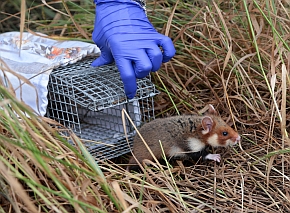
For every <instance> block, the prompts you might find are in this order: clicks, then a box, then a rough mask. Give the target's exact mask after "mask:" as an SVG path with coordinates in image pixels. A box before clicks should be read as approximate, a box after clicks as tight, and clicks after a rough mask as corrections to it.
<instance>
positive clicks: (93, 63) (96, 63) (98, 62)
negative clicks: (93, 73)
mask: <svg viewBox="0 0 290 213" xmlns="http://www.w3.org/2000/svg"><path fill="white" fill-rule="evenodd" d="M101 65H104V64H102V63H101V62H100V60H99V58H97V59H96V60H94V61H93V62H92V64H91V66H93V67H99V66H101Z"/></svg>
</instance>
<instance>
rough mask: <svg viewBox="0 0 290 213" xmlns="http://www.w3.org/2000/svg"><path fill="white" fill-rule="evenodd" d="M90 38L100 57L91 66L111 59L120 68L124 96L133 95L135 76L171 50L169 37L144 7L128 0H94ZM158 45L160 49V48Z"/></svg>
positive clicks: (171, 53) (170, 54)
mask: <svg viewBox="0 0 290 213" xmlns="http://www.w3.org/2000/svg"><path fill="white" fill-rule="evenodd" d="M95 2H96V18H95V25H94V32H93V35H92V37H93V41H94V42H95V43H96V44H97V45H98V47H99V48H100V49H101V56H100V57H99V58H97V59H96V60H95V61H94V62H93V63H92V66H95V67H96V66H101V65H105V64H110V63H112V62H113V61H114V60H115V62H116V65H117V67H118V69H119V71H120V75H121V79H122V81H123V83H124V89H125V93H126V95H127V97H128V98H130V99H131V98H134V96H135V94H136V90H137V83H136V78H144V77H145V76H147V75H148V74H149V73H150V71H153V72H155V71H157V70H158V69H159V68H160V66H161V63H162V62H168V61H169V60H170V59H171V58H172V57H173V56H174V55H175V49H174V45H173V43H172V41H171V39H170V38H169V37H167V36H164V35H162V34H160V33H158V32H157V31H156V30H155V29H154V27H153V26H152V24H151V23H150V22H149V20H148V18H147V17H146V14H145V12H144V10H143V9H142V8H141V7H140V6H139V5H138V4H136V3H134V2H132V1H131V0H127V1H126V0H120V1H118V0H115V1H114V0H112V1H110V0H107V1H104V0H96V1H95ZM160 47H161V49H160Z"/></svg>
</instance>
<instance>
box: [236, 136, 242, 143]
mask: <svg viewBox="0 0 290 213" xmlns="http://www.w3.org/2000/svg"><path fill="white" fill-rule="evenodd" d="M240 140H241V136H240V135H238V137H236V143H239V142H240Z"/></svg>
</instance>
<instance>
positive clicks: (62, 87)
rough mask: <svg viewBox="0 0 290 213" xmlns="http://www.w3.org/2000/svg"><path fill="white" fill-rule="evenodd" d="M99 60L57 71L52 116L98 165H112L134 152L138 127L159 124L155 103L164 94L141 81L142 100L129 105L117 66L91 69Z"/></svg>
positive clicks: (50, 102)
mask: <svg viewBox="0 0 290 213" xmlns="http://www.w3.org/2000/svg"><path fill="white" fill-rule="evenodd" d="M92 60H93V58H86V59H84V60H82V61H79V62H77V63H75V64H72V65H67V66H64V67H59V68H57V69H54V70H53V71H52V73H51V74H50V79H49V84H48V107H47V113H46V116H47V117H50V118H52V119H54V120H56V121H58V122H59V123H61V124H63V125H64V126H65V127H67V128H70V129H71V130H73V131H74V132H75V133H76V134H77V135H78V136H79V137H80V138H81V140H82V141H83V143H84V144H85V146H86V147H87V148H88V150H89V152H90V153H91V154H92V155H93V156H94V157H95V158H96V159H97V160H102V159H110V158H114V157H118V156H120V155H122V154H125V153H128V152H129V151H130V149H129V147H128V143H127V141H126V138H125V133H124V126H123V123H124V124H125V130H126V132H127V135H128V138H129V142H130V143H129V145H130V146H132V138H133V136H134V134H135V130H134V128H133V126H132V124H131V123H130V122H129V120H128V118H125V119H124V121H123V120H122V110H123V109H125V110H126V111H127V113H128V114H129V116H130V118H131V120H132V121H133V123H134V124H135V126H137V127H138V126H140V125H141V124H142V123H144V122H148V121H150V120H152V119H154V118H155V115H154V99H153V97H154V96H155V95H156V94H158V93H159V92H158V90H156V88H155V86H154V84H153V83H152V82H151V79H150V77H146V78H143V79H138V80H137V85H138V89H137V94H136V96H135V98H134V99H132V100H127V98H126V95H125V93H124V89H123V83H122V81H121V79H120V74H119V72H118V69H117V67H116V66H115V65H105V66H102V67H98V68H94V67H91V62H92Z"/></svg>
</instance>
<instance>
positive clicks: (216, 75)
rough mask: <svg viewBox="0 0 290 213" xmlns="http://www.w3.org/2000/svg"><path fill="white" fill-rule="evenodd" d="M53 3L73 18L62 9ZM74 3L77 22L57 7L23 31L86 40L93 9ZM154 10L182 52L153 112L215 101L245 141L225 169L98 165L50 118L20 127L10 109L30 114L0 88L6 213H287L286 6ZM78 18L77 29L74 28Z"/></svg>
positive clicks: (174, 5)
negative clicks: (134, 170) (137, 169)
mask: <svg viewBox="0 0 290 213" xmlns="http://www.w3.org/2000/svg"><path fill="white" fill-rule="evenodd" d="M4 2H6V3H7V4H8V2H9V1H4ZM47 3H48V4H49V5H51V6H54V7H55V8H57V10H60V11H63V12H64V13H66V14H68V13H67V10H66V9H65V7H62V6H61V5H62V4H61V2H57V1H51V2H47ZM3 4H4V3H3ZM67 5H68V8H69V9H71V12H73V13H74V16H73V17H72V16H70V15H67V16H64V15H61V14H60V13H59V12H58V11H54V18H55V20H56V21H55V20H54V21H52V22H50V24H47V22H48V21H45V24H43V23H44V21H43V22H41V21H39V20H41V18H39V17H37V18H35V19H33V20H32V19H30V20H27V22H26V24H25V25H24V26H23V27H25V28H24V29H26V30H27V29H28V28H29V26H31V25H28V23H29V21H31V22H32V23H31V24H33V26H34V27H35V29H30V30H38V31H39V30H40V31H42V32H44V33H47V34H54V35H61V36H64V37H78V38H86V36H85V35H87V36H90V33H91V31H92V24H93V15H92V14H93V12H94V10H93V5H92V3H89V2H88V1H83V3H82V4H81V5H82V6H83V7H82V9H80V8H79V7H76V6H75V5H78V2H67ZM37 8H38V7H37ZM45 8H46V9H45V10H47V8H48V7H47V6H46V7H45ZM147 8H148V16H149V18H150V20H151V21H152V23H153V24H154V25H155V26H156V28H157V30H158V31H159V32H162V33H164V34H168V35H169V36H170V37H171V38H172V39H173V41H174V43H175V47H176V49H177V54H176V56H175V57H174V59H173V60H171V61H170V62H169V63H167V64H165V65H164V66H163V67H162V69H161V70H160V71H159V72H158V74H153V78H154V82H155V83H156V84H157V85H158V88H159V90H160V91H161V92H162V93H161V94H160V95H159V96H158V97H157V98H156V107H155V108H156V114H157V115H158V116H169V115H175V114H178V113H188V112H197V111H198V110H200V109H202V108H203V107H204V106H205V105H206V104H209V103H210V104H213V105H214V106H215V108H216V109H217V111H218V112H219V113H220V114H221V115H222V117H224V119H225V120H227V121H228V122H230V123H233V126H234V128H235V129H236V130H237V131H238V132H239V133H240V134H241V135H242V142H241V144H239V146H236V147H234V148H233V149H227V150H223V149H221V150H219V151H220V152H222V153H224V154H223V156H222V158H223V161H222V162H221V163H220V164H216V163H214V162H205V163H203V162H176V163H175V162H172V163H173V166H172V167H171V166H164V167H163V168H158V166H157V165H155V164H153V166H152V167H151V168H147V169H146V172H145V173H140V174H131V173H128V172H126V171H125V170H124V168H125V166H124V165H125V164H126V162H127V161H126V160H127V159H126V156H125V158H118V159H117V160H116V159H115V160H114V162H107V163H100V164H99V167H98V165H97V164H95V163H94V161H93V159H91V158H90V156H89V155H87V153H86V151H85V150H84V148H83V147H82V145H81V144H80V143H78V139H77V138H76V137H75V136H74V135H72V136H71V137H72V138H73V141H75V145H76V148H73V147H72V146H70V145H69V144H68V143H66V142H65V141H64V140H62V139H61V138H58V137H57V136H56V134H55V132H54V130H52V129H51V128H50V127H49V126H48V125H46V122H47V121H46V120H43V121H40V120H39V119H37V118H35V117H34V116H32V119H31V120H27V119H25V116H23V117H22V120H21V121H19V123H18V122H15V116H13V113H12V111H16V112H17V110H20V111H21V110H22V111H23V110H24V111H27V109H25V108H23V107H22V106H21V104H19V103H18V102H17V101H16V100H15V99H14V98H13V96H11V95H10V93H8V92H7V90H5V89H3V88H1V94H2V100H1V109H2V112H1V118H0V122H1V132H2V135H1V138H0V144H1V149H0V152H1V161H0V174H1V175H0V177H1V178H0V184H1V187H0V188H1V193H0V201H1V203H2V212H3V211H4V212H130V211H132V212H289V211H290V195H289V181H290V168H289V163H290V162H289V161H290V156H289V152H290V149H289V144H290V141H289V138H288V134H289V130H290V129H289V128H290V127H289V125H290V123H289V120H290V113H289V101H290V97H289V94H288V93H289V85H290V84H289V70H290V54H289V50H290V49H289V32H290V31H289V26H290V23H289V13H290V8H289V5H288V4H287V2H284V3H282V2H278V1H276V2H273V1H245V0H243V1H227V2H225V1H199V0H198V1H194V3H192V2H191V1H186V0H183V1H181V0H180V1H149V2H148V6H147ZM22 12H23V11H22ZM29 12H30V13H33V10H31V11H29ZM87 13H88V15H89V17H92V19H89V18H88V19H86V22H85V23H84V20H83V19H82V17H83V16H81V15H80V14H87ZM3 14H6V18H4V19H2V21H0V24H1V27H2V29H8V28H9V26H10V24H11V23H9V16H11V18H12V15H11V14H7V12H6V13H5V12H1V15H3ZM45 14H46V11H44V12H43V13H42V16H45ZM50 14H51V13H50ZM16 16H17V17H19V14H18V13H17V14H16ZM33 17H35V16H33ZM14 18H15V17H14V16H13V19H14ZM73 18H74V19H75V20H74V23H77V24H78V26H74V25H69V24H71V23H73V22H72V19H73ZM60 23H62V24H60ZM61 27H62V28H61ZM79 27H83V29H84V30H83V31H82V34H77V32H78V29H79ZM11 110H12V111H11ZM20 111H19V112H20ZM19 114H21V113H19ZM24 130H25V131H24ZM23 138H24V139H23ZM214 151H216V150H214ZM80 153H82V154H83V155H82V154H80ZM83 156H84V157H83Z"/></svg>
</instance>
